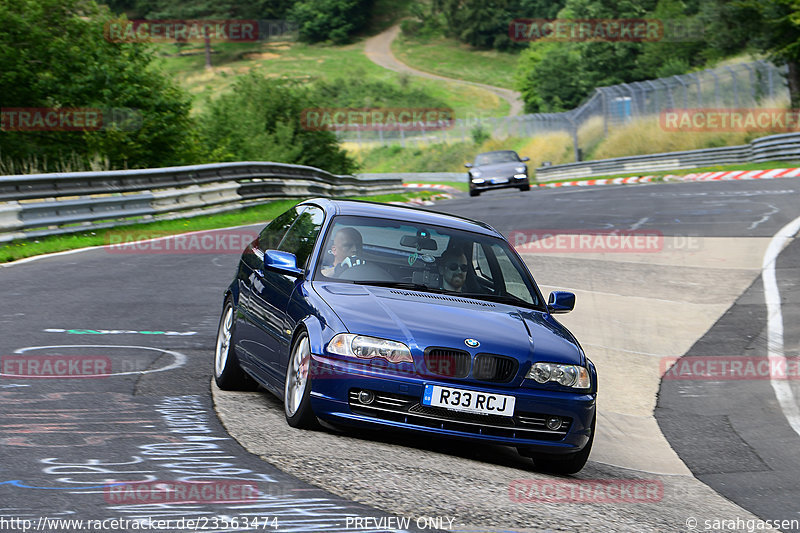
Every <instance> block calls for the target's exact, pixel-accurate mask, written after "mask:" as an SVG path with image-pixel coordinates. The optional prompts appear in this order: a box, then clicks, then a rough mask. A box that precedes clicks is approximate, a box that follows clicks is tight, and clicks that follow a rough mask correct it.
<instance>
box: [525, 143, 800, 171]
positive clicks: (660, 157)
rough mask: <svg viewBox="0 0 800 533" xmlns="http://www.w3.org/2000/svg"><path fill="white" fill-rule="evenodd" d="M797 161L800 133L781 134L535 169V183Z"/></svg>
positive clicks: (799, 157) (798, 157)
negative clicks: (735, 143) (738, 143)
mask: <svg viewBox="0 0 800 533" xmlns="http://www.w3.org/2000/svg"><path fill="white" fill-rule="evenodd" d="M779 160H784V161H787V160H800V133H784V134H780V135H770V136H767V137H760V138H758V139H754V140H753V141H751V142H750V143H749V144H744V145H741V146H721V147H719V148H706V149H703V150H688V151H683V152H667V153H663V154H647V155H636V156H629V157H617V158H614V159H598V160H594V161H583V162H579V163H567V164H564V165H552V166H547V167H540V168H537V169H536V179H537V180H538V181H540V182H542V181H548V180H561V179H577V178H587V177H593V176H613V175H616V174H631V173H635V172H641V173H642V174H646V173H650V172H658V171H663V170H678V169H690V168H702V167H711V166H718V165H736V164H740V163H760V162H763V161H779Z"/></svg>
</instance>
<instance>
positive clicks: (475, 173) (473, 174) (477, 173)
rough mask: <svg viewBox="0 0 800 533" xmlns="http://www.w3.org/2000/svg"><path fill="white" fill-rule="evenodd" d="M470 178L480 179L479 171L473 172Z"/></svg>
mask: <svg viewBox="0 0 800 533" xmlns="http://www.w3.org/2000/svg"><path fill="white" fill-rule="evenodd" d="M472 177H473V178H480V177H481V171H480V170H473V171H472Z"/></svg>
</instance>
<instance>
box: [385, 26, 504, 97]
mask: <svg viewBox="0 0 800 533" xmlns="http://www.w3.org/2000/svg"><path fill="white" fill-rule="evenodd" d="M392 53H393V54H394V55H395V57H397V59H399V60H400V61H402V62H403V63H405V64H406V65H409V66H411V67H414V68H416V69H418V70H422V71H424V72H430V73H431V74H438V75H440V76H445V77H448V78H455V79H458V80H466V81H474V82H477V83H485V84H486V85H493V86H495V87H502V88H504V89H514V71H515V69H516V67H517V60H518V59H519V54H513V53H508V52H498V51H497V50H476V49H474V48H472V47H471V46H469V45H466V44H463V43H460V42H458V41H457V40H455V39H447V38H444V37H439V38H431V39H418V38H411V37H407V36H404V35H403V34H400V35H399V36H398V37H397V39H395V40H394V41H393V42H392Z"/></svg>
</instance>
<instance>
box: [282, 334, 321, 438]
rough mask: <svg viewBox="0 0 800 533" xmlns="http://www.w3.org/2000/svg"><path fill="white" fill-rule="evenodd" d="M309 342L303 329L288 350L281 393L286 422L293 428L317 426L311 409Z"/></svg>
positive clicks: (317, 423)
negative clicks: (287, 361) (287, 362)
mask: <svg viewBox="0 0 800 533" xmlns="http://www.w3.org/2000/svg"><path fill="white" fill-rule="evenodd" d="M310 363H311V344H310V343H309V341H308V333H306V332H305V331H303V332H301V333H300V334H298V335H297V337H296V338H295V340H294V343H292V349H291V351H290V352H289V364H287V365H286V379H285V384H284V390H283V392H284V394H283V410H284V414H285V415H286V422H287V423H288V424H289V425H290V426H292V427H293V428H298V429H313V428H316V427H318V426H319V422H318V421H317V417H316V416H315V415H314V411H313V409H311V378H310V376H309V371H308V370H309V365H310Z"/></svg>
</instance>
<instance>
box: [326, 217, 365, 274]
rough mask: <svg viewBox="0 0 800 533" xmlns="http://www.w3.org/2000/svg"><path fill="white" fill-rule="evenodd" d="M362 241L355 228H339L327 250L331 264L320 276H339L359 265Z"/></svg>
mask: <svg viewBox="0 0 800 533" xmlns="http://www.w3.org/2000/svg"><path fill="white" fill-rule="evenodd" d="M363 245H364V241H363V239H362V238H361V233H359V231H358V230H357V229H355V228H349V227H347V228H340V229H338V230H337V231H336V234H334V236H333V245H331V249H330V250H328V253H329V254H332V255H333V264H332V265H331V266H329V267H323V268H322V275H323V276H328V277H329V278H330V277H337V276H339V275H340V274H341V273H342V272H343V271H344V270H345V269H347V268H348V267H350V266H353V265H356V264H361V263H362V260H361V259H360V256H361V251H362V248H363Z"/></svg>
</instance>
